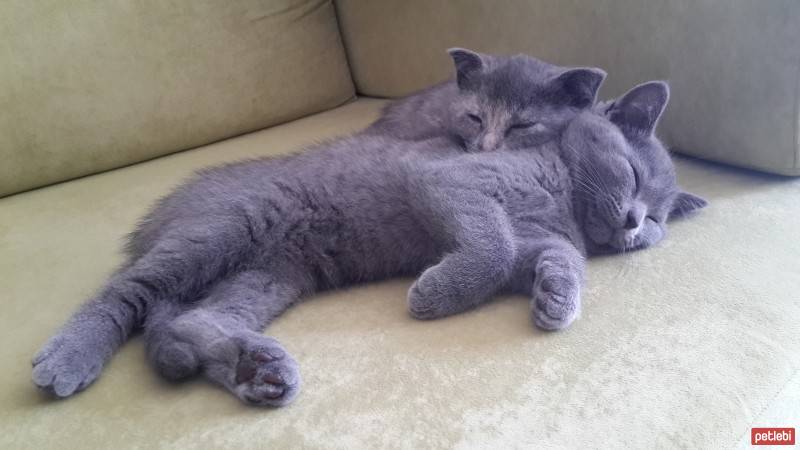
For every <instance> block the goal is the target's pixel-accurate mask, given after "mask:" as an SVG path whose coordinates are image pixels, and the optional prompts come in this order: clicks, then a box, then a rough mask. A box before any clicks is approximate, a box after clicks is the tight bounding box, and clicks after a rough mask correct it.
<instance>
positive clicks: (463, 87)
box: [367, 49, 606, 152]
mask: <svg viewBox="0 0 800 450" xmlns="http://www.w3.org/2000/svg"><path fill="white" fill-rule="evenodd" d="M449 53H450V55H451V56H452V58H453V62H454V64H455V68H456V79H455V80H450V81H447V82H444V83H441V84H439V85H436V86H433V87H431V88H428V89H425V90H423V91H421V92H419V93H417V94H414V95H411V96H409V97H406V98H404V99H401V100H397V101H394V102H392V103H390V104H389V106H387V107H386V108H385V109H384V111H383V114H382V115H381V117H380V119H378V121H376V122H375V123H374V124H373V125H372V126H371V127H370V128H368V129H367V133H369V134H376V135H381V136H390V137H395V138H398V139H404V140H424V139H430V138H433V137H446V138H447V139H449V140H450V141H452V143H453V145H455V146H457V147H459V148H462V149H463V150H464V151H467V152H481V151H498V150H520V149H530V148H533V147H536V146H538V145H541V144H543V143H545V142H547V141H551V140H553V139H556V138H557V137H558V136H559V135H560V134H561V131H562V130H563V128H564V126H565V125H566V124H567V122H569V121H570V120H571V119H572V118H573V117H575V116H576V115H577V114H578V113H579V112H581V111H583V110H584V109H586V108H588V107H590V106H591V105H592V104H594V101H595V97H596V95H597V90H598V89H599V88H600V84H601V83H602V82H603V80H604V79H605V76H606V73H605V72H604V71H602V70H601V69H597V68H567V67H559V66H554V65H552V64H548V63H546V62H544V61H541V60H538V59H536V58H532V57H530V56H526V55H516V56H511V57H503V56H493V55H484V54H479V53H475V52H472V51H469V50H465V49H451V50H449Z"/></svg>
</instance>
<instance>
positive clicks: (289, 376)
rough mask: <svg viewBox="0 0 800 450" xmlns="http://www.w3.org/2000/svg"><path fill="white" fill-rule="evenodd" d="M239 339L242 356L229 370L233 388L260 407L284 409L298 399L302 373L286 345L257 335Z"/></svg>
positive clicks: (232, 389) (243, 398) (229, 380)
mask: <svg viewBox="0 0 800 450" xmlns="http://www.w3.org/2000/svg"><path fill="white" fill-rule="evenodd" d="M235 340H236V342H237V344H238V345H239V357H238V361H236V362H235V364H234V366H233V367H230V368H229V369H230V373H229V374H228V382H227V383H226V384H227V385H228V387H229V389H230V390H231V391H232V392H233V393H234V394H235V395H236V396H237V397H239V398H240V399H241V400H242V401H244V402H245V403H248V404H251V405H256V406H283V405H286V404H287V403H289V402H291V401H292V400H294V398H295V396H297V393H298V392H299V390H300V372H299V370H298V368H297V363H296V362H295V360H294V359H293V358H292V357H291V356H289V354H288V353H287V352H286V350H285V349H284V348H283V346H281V344H280V343H278V341H276V340H275V339H272V338H268V337H265V336H262V335H259V334H255V333H254V334H252V335H247V336H245V337H239V338H236V339H235Z"/></svg>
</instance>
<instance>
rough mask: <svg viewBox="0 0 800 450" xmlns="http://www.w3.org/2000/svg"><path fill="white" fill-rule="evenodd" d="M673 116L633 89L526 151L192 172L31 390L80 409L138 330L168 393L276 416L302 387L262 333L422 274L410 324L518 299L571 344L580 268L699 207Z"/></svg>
mask: <svg viewBox="0 0 800 450" xmlns="http://www.w3.org/2000/svg"><path fill="white" fill-rule="evenodd" d="M667 98H668V90H667V86H666V85H665V84H663V83H659V82H654V83H648V84H645V85H642V86H639V87H637V88H635V89H633V90H632V91H630V92H629V93H628V94H626V95H625V96H623V97H621V98H620V99H619V100H617V101H616V102H613V103H611V104H608V105H604V107H603V111H601V112H588V111H585V112H583V113H580V114H579V115H578V116H577V117H576V118H575V119H574V120H572V121H571V122H570V124H569V125H568V126H567V128H566V129H565V130H564V131H563V133H562V136H561V138H560V140H559V141H550V142H548V143H545V144H543V145H542V146H540V147H538V148H536V149H532V150H531V151H519V152H494V153H481V154H464V153H463V152H462V151H461V150H460V149H458V148H454V147H453V146H452V143H451V142H450V141H449V140H448V139H447V138H444V137H440V138H437V139H432V140H428V141H420V142H417V143H409V142H407V141H405V142H403V141H397V140H392V139H390V138H387V137H383V136H366V137H365V136H361V137H351V138H346V139H342V140H339V141H336V142H333V143H331V144H329V145H326V146H322V148H319V149H316V150H313V151H308V152H306V153H303V154H298V155H294V156H291V157H286V158H279V159H261V160H254V161H250V162H243V163H238V164H232V165H227V166H222V167H218V168H214V169H209V170H205V171H203V172H200V173H199V174H198V175H196V176H195V177H194V178H193V179H192V180H190V181H189V182H187V183H185V184H183V185H182V186H180V187H179V188H177V189H176V191H175V192H173V193H172V194H170V195H169V196H167V197H165V198H164V199H162V200H161V201H160V202H159V203H158V204H157V205H156V207H155V208H154V209H153V210H152V212H151V213H150V214H149V215H148V216H147V217H146V218H145V219H144V220H143V221H142V223H141V224H140V226H139V227H138V229H137V230H136V231H135V232H134V233H133V235H132V236H131V239H130V245H129V246H128V251H129V260H128V263H127V264H126V265H125V266H124V267H122V268H120V269H119V271H118V272H117V273H116V274H115V275H114V276H112V277H111V279H110V280H109V281H108V283H107V284H106V286H105V287H104V288H103V289H102V290H101V291H100V292H99V293H98V294H97V295H96V296H95V297H94V298H93V299H91V300H90V301H89V302H87V303H86V304H85V305H83V306H82V307H81V308H80V310H79V311H78V312H77V313H76V314H75V315H74V316H73V317H72V318H71V319H70V321H69V322H68V323H67V324H66V325H65V326H64V327H63V328H62V329H61V330H60V331H59V333H58V334H56V335H55V336H54V337H52V338H51V339H50V340H49V341H48V342H47V344H46V345H45V346H44V348H43V349H42V350H41V351H40V352H39V354H38V355H37V356H36V357H35V358H34V361H33V363H34V370H33V380H34V382H35V383H36V384H37V385H38V386H39V387H41V388H42V389H44V390H47V391H49V392H52V393H54V394H55V395H57V396H60V397H65V396H69V395H72V394H73V393H75V392H77V391H79V390H81V389H83V388H85V387H86V386H87V385H89V384H90V383H91V382H92V381H94V379H95V378H96V377H97V376H98V374H99V372H100V370H101V369H102V367H103V365H104V364H105V363H106V362H107V360H108V359H109V358H110V356H111V354H112V353H113V352H114V351H115V350H116V349H117V348H118V347H119V346H120V345H121V344H122V343H123V342H124V341H125V340H126V339H127V338H128V337H129V335H130V333H131V332H132V331H133V330H134V328H136V327H137V326H141V325H144V329H145V340H146V346H147V354H148V357H149V359H150V360H151V362H152V363H153V364H154V365H155V367H156V369H157V370H158V371H159V372H160V373H161V374H162V375H164V376H166V377H168V378H172V379H179V378H183V377H186V376H189V375H191V374H194V373H196V372H197V371H198V370H202V371H203V373H204V374H205V375H206V377H207V378H209V379H210V380H212V381H214V382H216V383H219V384H221V385H222V386H224V387H226V388H227V389H228V390H230V391H231V392H232V393H233V394H235V395H236V396H237V397H238V398H240V399H241V400H243V401H244V402H247V403H249V404H253V405H272V406H279V405H284V404H286V403H288V402H290V401H291V400H292V399H293V398H294V397H295V395H296V394H297V392H298V390H299V387H300V376H299V373H298V368H297V364H296V363H295V361H294V359H293V358H292V357H291V356H290V355H289V354H288V353H287V352H286V350H285V349H284V348H283V347H282V346H281V345H280V344H279V343H278V342H277V341H275V340H274V339H272V338H269V337H265V336H263V335H262V334H261V333H260V331H261V330H262V329H263V328H264V327H265V326H266V325H267V324H268V323H269V322H270V321H272V320H273V319H274V318H275V317H276V316H277V315H279V314H280V313H281V312H282V311H284V310H285V309H286V308H287V307H289V306H290V305H292V304H293V303H295V302H297V301H298V300H300V299H301V298H302V297H304V296H307V295H309V294H311V293H313V292H317V291H320V290H324V289H329V288H334V287H339V286H345V285H349V284H352V283H358V282H362V281H369V280H378V279H383V278H386V277H390V276H399V275H411V274H419V273H420V272H422V274H421V275H420V276H419V278H418V279H417V281H416V282H415V283H414V285H413V286H412V287H411V289H410V291H409V294H408V304H409V310H410V312H411V314H412V315H413V316H414V317H417V318H420V319H434V318H439V317H443V316H447V315H450V314H455V313H458V312H460V311H464V310H466V309H469V308H472V307H474V306H476V305H478V304H480V303H481V302H484V301H486V300H488V299H489V298H491V297H492V296H493V295H495V294H496V293H498V292H514V293H521V294H524V295H527V296H530V297H531V310H532V319H533V320H534V322H535V324H536V325H538V326H539V327H542V328H545V329H549V330H554V329H559V328H563V327H565V326H567V325H569V324H570V323H571V322H572V321H573V320H574V319H575V318H576V317H577V315H578V313H579V311H580V285H581V279H582V276H583V267H584V256H585V255H586V254H594V253H603V252H617V251H622V250H630V249H638V248H644V247H647V246H649V245H652V244H654V243H656V242H657V241H659V240H660V239H661V238H662V237H663V234H664V227H665V223H666V221H667V219H668V218H671V217H674V216H678V215H683V214H686V213H688V212H690V211H692V210H694V209H697V208H700V207H702V206H704V205H705V202H704V201H703V200H701V199H699V198H697V197H695V196H692V195H690V194H687V193H684V192H682V191H680V190H679V189H678V188H677V187H676V184H675V176H674V170H673V166H672V164H671V162H670V159H669V156H668V154H667V152H666V151H665V150H664V148H663V147H662V146H661V144H660V143H659V142H658V140H657V139H656V138H655V137H653V129H654V127H655V125H656V121H657V119H658V117H659V116H660V114H661V112H662V111H663V108H664V106H665V105H666V102H667Z"/></svg>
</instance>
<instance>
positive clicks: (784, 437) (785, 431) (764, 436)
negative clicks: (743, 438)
mask: <svg viewBox="0 0 800 450" xmlns="http://www.w3.org/2000/svg"><path fill="white" fill-rule="evenodd" d="M750 444H751V445H794V428H753V429H751V430H750Z"/></svg>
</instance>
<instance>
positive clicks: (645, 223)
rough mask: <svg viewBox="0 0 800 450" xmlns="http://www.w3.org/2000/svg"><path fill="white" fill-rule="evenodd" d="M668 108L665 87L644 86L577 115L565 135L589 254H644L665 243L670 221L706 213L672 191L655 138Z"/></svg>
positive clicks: (671, 176) (696, 201)
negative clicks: (642, 251) (647, 250)
mask: <svg viewBox="0 0 800 450" xmlns="http://www.w3.org/2000/svg"><path fill="white" fill-rule="evenodd" d="M668 100H669V87H668V86H667V84H666V83H664V82H661V81H651V82H648V83H644V84H641V85H639V86H636V87H635V88H633V89H631V90H630V91H628V92H627V93H626V94H625V95H623V96H621V97H620V98H618V99H616V100H614V101H611V102H605V103H602V104H599V105H597V106H596V107H595V108H594V111H592V112H585V113H582V114H581V115H579V116H578V117H577V118H576V119H575V120H574V121H573V122H571V123H570V124H569V126H568V128H567V130H566V131H565V132H564V135H563V138H562V149H564V151H565V157H566V159H567V161H568V165H569V166H570V170H571V172H572V178H573V181H574V189H575V201H576V211H577V214H578V217H579V219H580V220H581V222H582V226H583V230H584V234H585V235H586V237H587V239H586V243H587V250H588V251H589V252H590V253H616V252H622V251H628V250H636V249H640V248H646V247H649V246H651V245H653V244H655V243H656V242H658V241H660V240H661V239H662V238H663V237H664V235H665V232H666V223H667V221H668V220H670V219H674V218H676V217H680V216H683V215H686V214H688V213H691V212H692V211H694V210H697V209H699V208H702V207H704V206H705V205H706V201H705V200H703V199H701V198H700V197H697V196H695V195H692V194H689V193H687V192H684V191H683V190H681V189H680V188H679V187H678V185H677V181H676V179H675V168H674V166H673V163H672V160H671V159H670V156H669V153H668V152H667V150H666V149H665V148H664V146H663V145H662V144H661V142H660V141H659V140H658V139H657V138H656V137H655V135H654V130H655V127H656V124H657V123H658V119H659V118H660V117H661V114H662V113H663V112H664V108H665V107H666V105H667V101H668Z"/></svg>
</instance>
